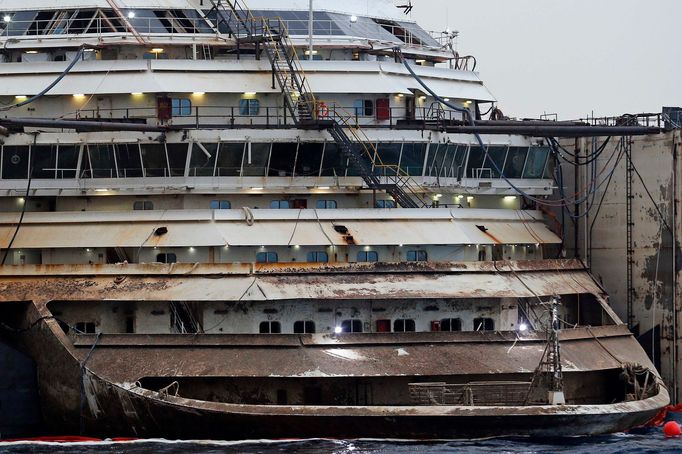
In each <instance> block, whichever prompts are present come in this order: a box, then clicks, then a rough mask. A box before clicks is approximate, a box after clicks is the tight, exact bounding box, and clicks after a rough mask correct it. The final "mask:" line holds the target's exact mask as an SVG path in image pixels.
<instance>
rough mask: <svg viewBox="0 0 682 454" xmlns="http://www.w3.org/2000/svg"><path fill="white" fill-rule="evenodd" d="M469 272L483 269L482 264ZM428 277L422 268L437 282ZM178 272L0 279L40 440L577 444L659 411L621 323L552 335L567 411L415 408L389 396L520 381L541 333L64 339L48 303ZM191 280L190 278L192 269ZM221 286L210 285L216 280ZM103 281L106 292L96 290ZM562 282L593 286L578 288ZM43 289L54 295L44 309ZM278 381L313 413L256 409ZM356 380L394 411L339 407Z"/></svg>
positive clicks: (161, 282) (657, 383)
mask: <svg viewBox="0 0 682 454" xmlns="http://www.w3.org/2000/svg"><path fill="white" fill-rule="evenodd" d="M556 265H557V266H559V264H556ZM476 266H477V268H478V271H479V272H480V271H481V270H482V269H485V268H486V266H487V265H480V264H479V265H476ZM526 266H527V267H530V268H533V267H531V266H530V265H526ZM561 266H562V267H563V268H564V269H563V270H562V272H563V273H567V274H566V276H570V273H571V270H573V271H576V270H578V268H579V267H578V266H577V265H576V264H575V263H570V262H565V263H563V264H562V265H561ZM436 268H438V267H436ZM436 268H434V269H432V270H431V271H440V272H443V269H444V268H443V267H440V269H436ZM463 268H464V267H459V268H458V272H457V274H460V272H461V270H462V269H463ZM538 268H539V265H538V264H536V265H535V271H538ZM451 269H452V268H451ZM54 271H55V270H51V272H53V274H54ZM177 271H178V275H174V276H167V275H166V276H159V275H156V276H150V275H149V274H148V273H141V272H140V273H139V274H137V275H136V274H135V273H129V274H128V275H126V277H125V278H124V279H122V278H121V275H120V274H119V275H113V274H112V273H109V274H107V273H102V272H101V270H100V274H99V275H84V274H83V273H80V274H78V273H76V275H69V273H73V270H71V271H68V272H67V270H66V269H65V270H64V271H63V273H62V274H63V275H62V276H61V277H52V278H51V280H50V281H49V282H47V283H43V284H42V285H44V286H45V287H41V279H36V278H35V277H34V276H33V277H32V276H24V277H22V278H19V277H17V276H13V277H11V278H8V277H5V278H3V279H0V280H1V282H0V286H2V288H3V290H4V292H3V295H4V296H3V300H4V303H6V304H3V308H4V316H5V318H6V319H7V320H13V322H14V325H15V326H25V327H29V328H30V329H29V330H28V331H27V332H25V333H22V334H16V335H15V338H14V339H15V342H16V344H17V345H20V346H21V347H22V348H23V349H24V350H25V351H27V352H28V353H30V354H31V356H32V357H33V358H34V359H35V361H36V363H37V365H38V374H39V387H40V395H41V399H42V403H43V409H44V419H45V422H46V424H47V426H48V427H49V428H50V430H51V431H53V432H57V433H59V432H61V433H65V432H71V433H72V432H76V431H80V432H82V433H87V434H93V435H101V436H134V437H165V438H180V439H197V438H211V439H245V438H292V437H293V438H315V437H328V438H362V437H368V438H373V437H376V438H399V439H452V438H478V437H496V436H511V435H514V436H526V435H527V436H579V435H596V434H603V433H613V432H619V431H624V430H628V429H630V428H633V427H637V426H640V425H643V424H645V423H646V422H647V421H649V420H650V419H652V418H653V417H654V416H655V415H656V414H657V413H658V412H659V411H660V409H661V408H663V407H665V406H666V405H667V404H668V403H669V396H668V393H667V390H666V388H665V386H663V384H662V382H661V380H660V377H659V376H658V374H657V373H656V372H655V369H654V366H653V365H652V364H651V363H650V362H649V360H648V358H647V356H646V354H645V353H644V351H643V350H642V349H641V347H640V346H639V344H638V343H637V342H636V340H635V339H634V337H633V336H632V334H631V333H630V332H629V330H628V329H627V327H626V326H624V325H622V324H620V325H611V326H598V327H576V328H574V329H570V330H568V329H567V330H564V331H562V335H561V345H562V361H563V363H564V374H565V387H566V397H567V405H558V406H557V405H554V406H551V405H511V404H510V403H509V402H507V403H506V404H505V403H499V404H495V403H491V402H488V403H486V404H485V405H475V404H474V405H471V404H468V405H447V404H435V405H424V404H419V405H418V404H414V403H413V402H410V400H409V397H406V396H405V392H404V391H400V390H405V389H407V387H408V386H409V384H410V383H414V382H437V381H443V382H453V383H455V382H457V383H467V382H471V381H486V382H497V383H510V384H511V383H516V382H519V381H528V380H529V379H530V377H531V376H532V374H533V371H534V369H535V368H536V367H537V363H538V361H539V359H540V358H541V357H542V355H543V351H544V349H545V346H546V340H545V337H544V335H543V333H528V334H526V335H523V336H519V334H518V333H513V332H506V333H504V332H459V333H386V334H356V335H351V336H335V335H328V334H324V335H322V334H320V335H266V336H263V335H229V334H216V335H208V334H197V335H179V334H177V335H176V334H163V335H160V334H156V335H153V334H147V335H142V334H135V335H126V334H98V335H95V334H93V335H78V336H76V337H74V336H72V335H67V334H66V333H65V332H64V330H63V326H61V325H60V323H59V321H58V319H56V318H55V315H54V313H53V312H52V311H51V309H50V306H49V304H48V303H49V300H51V299H53V298H57V299H59V298H60V297H64V295H60V292H67V293H69V295H70V298H71V299H79V298H82V299H86V300H91V299H93V293H94V295H98V296H99V297H100V298H105V297H106V296H108V297H110V298H122V296H121V295H118V296H117V292H116V291H112V285H113V286H121V287H124V288H126V289H127V291H141V290H145V291H146V292H148V293H147V295H148V297H150V298H154V297H155V296H154V295H155V293H154V292H157V296H156V297H158V298H161V299H169V295H168V294H166V295H163V293H164V292H169V291H170V290H169V289H171V288H173V287H175V286H176V285H177V283H178V282H177V281H183V282H184V281H186V280H188V279H190V280H191V277H187V274H186V270H185V272H183V271H182V270H177ZM374 271H376V269H375V270H374ZM412 271H414V270H412ZM194 272H196V273H199V274H200V275H201V270H198V271H197V270H195V271H194ZM262 272H265V273H266V274H268V273H272V272H273V270H272V269H271V270H265V269H264V270H262ZM277 272H278V273H281V272H282V271H281V270H279V271H277ZM289 272H291V270H289ZM306 272H307V273H310V272H311V270H310V269H308V270H306ZM525 272H526V273H528V270H526V271H525ZM543 272H546V271H543ZM319 273H320V270H318V277H319ZM29 274H30V273H29ZM299 274H300V271H299ZM56 275H59V273H56ZM203 277H204V278H205V277H206V276H203ZM289 277H292V278H293V277H294V276H289ZM310 277H311V276H308V278H310ZM574 277H575V276H574ZM583 277H584V276H583ZM356 278H357V279H356V281H357V285H358V286H359V287H360V286H361V283H360V279H359V278H358V277H357V276H356ZM526 278H527V279H528V280H527V282H532V279H531V278H530V276H529V275H528V274H526ZM197 279H200V277H198V276H197ZM221 279H223V278H220V277H217V276H213V280H214V281H216V282H220V280H221ZM372 279H374V280H376V276H373V277H372ZM105 280H106V281H108V282H110V284H111V285H110V286H109V287H106V286H103V287H102V286H101V284H102V283H101V282H99V283H98V281H105ZM197 282H199V281H197ZM563 282H572V284H571V285H578V286H588V285H590V284H589V281H588V280H581V279H578V278H574V279H564V280H563ZM531 285H533V284H531ZM48 288H51V289H52V290H51V293H52V297H50V298H44V295H45V292H47V291H48V290H47V289H48ZM102 288H106V289H107V290H106V291H105V290H102ZM150 289H151V290H150ZM154 289H155V290H154ZM555 289H556V286H555ZM207 290H208V289H206V288H204V291H207ZM118 291H119V292H122V293H124V291H123V290H122V289H119V290H118ZM38 295H43V296H42V297H38ZM129 296H130V295H128V297H129ZM19 301H24V302H23V303H19ZM29 301H30V302H29ZM625 364H638V365H640V366H642V367H643V368H644V369H646V370H648V371H650V372H651V374H650V375H649V374H647V378H646V381H647V382H649V383H648V385H647V384H646V383H645V384H644V385H643V387H642V389H644V388H647V386H649V389H650V390H651V392H649V393H648V394H647V395H645V394H644V393H642V394H641V395H637V394H638V392H637V391H635V394H636V395H635V396H634V397H632V398H630V399H623V398H622V395H621V394H622V393H625V394H627V393H628V391H623V390H619V388H621V387H623V385H622V384H619V382H618V380H617V378H618V376H619V375H620V374H621V373H622V370H623V366H624V365H625ZM287 380H288V381H289V382H291V383H293V382H305V383H306V384H308V385H311V384H316V385H320V383H324V382H326V383H327V384H323V385H320V386H321V388H322V390H323V391H322V392H321V393H323V394H324V395H325V397H324V398H322V400H321V401H319V402H316V403H314V404H310V405H301V404H293V405H292V404H277V402H268V403H264V402H260V401H259V399H260V398H259V397H258V396H256V394H258V391H257V390H259V389H260V390H261V391H262V390H263V389H266V388H273V387H275V388H277V387H284V386H287V385H281V383H282V382H286V381H287ZM358 382H364V383H372V382H373V383H374V384H375V389H379V388H382V387H383V388H385V389H386V390H387V391H386V393H387V394H392V396H391V399H392V400H391V401H392V402H394V403H393V404H389V405H386V404H385V402H379V403H374V404H372V403H371V402H360V400H358V399H357V397H356V398H355V400H354V401H353V403H354V404H353V405H348V404H347V401H346V402H345V404H344V403H343V402H342V403H339V402H340V400H339V399H340V398H339V397H338V396H339V395H340V393H342V392H343V390H348V389H351V386H357V383H358ZM229 389H235V390H236V391H235V392H232V393H231V392H230V391H226V390H229ZM353 389H356V390H357V387H356V388H353ZM251 390H254V391H251ZM249 393H250V396H246V397H245V395H246V394H249ZM618 395H621V397H617V396H618ZM254 396H255V397H254ZM240 400H241V402H240V403H235V402H238V401H240ZM261 400H262V399H261ZM351 400H352V399H351ZM377 400H379V401H381V398H378V399H377ZM244 402H246V403H244Z"/></svg>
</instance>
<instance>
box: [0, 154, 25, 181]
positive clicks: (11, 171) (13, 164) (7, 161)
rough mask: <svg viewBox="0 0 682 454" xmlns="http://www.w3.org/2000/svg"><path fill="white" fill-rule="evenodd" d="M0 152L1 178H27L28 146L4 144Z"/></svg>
mask: <svg viewBox="0 0 682 454" xmlns="http://www.w3.org/2000/svg"><path fill="white" fill-rule="evenodd" d="M2 152H3V155H2V178H3V179H5V180H23V179H26V178H28V157H29V147H13V146H4V147H3V150H2Z"/></svg>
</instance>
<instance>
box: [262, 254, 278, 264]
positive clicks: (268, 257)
mask: <svg viewBox="0 0 682 454" xmlns="http://www.w3.org/2000/svg"><path fill="white" fill-rule="evenodd" d="M277 262H279V257H278V256H277V253H276V252H258V253H257V254H256V263H277Z"/></svg>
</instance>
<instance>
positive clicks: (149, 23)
mask: <svg viewBox="0 0 682 454" xmlns="http://www.w3.org/2000/svg"><path fill="white" fill-rule="evenodd" d="M123 11H124V14H125V15H126V17H129V19H128V20H129V21H130V24H131V25H132V26H133V28H134V29H135V30H137V31H138V32H139V33H169V32H170V31H171V30H168V28H166V27H165V26H164V25H163V23H162V22H161V21H160V20H159V19H158V18H157V16H156V14H154V11H153V10H149V9H140V8H138V9H135V10H134V13H135V17H133V18H130V16H129V15H128V13H130V12H131V11H133V10H127V9H126V10H123ZM169 25H170V24H169Z"/></svg>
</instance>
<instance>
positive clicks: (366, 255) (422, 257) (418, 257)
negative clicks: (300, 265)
mask: <svg viewBox="0 0 682 454" xmlns="http://www.w3.org/2000/svg"><path fill="white" fill-rule="evenodd" d="M406 258H407V261H408V262H427V261H428V254H427V253H426V251H407V255H406ZM306 260H307V262H308V263H328V262H329V254H327V253H326V252H324V251H313V252H308V254H307V257H306ZM357 261H358V262H360V263H374V262H378V261H379V253H378V252H376V251H360V252H358V255H357ZM278 262H279V256H278V254H277V253H276V252H258V253H257V254H256V263H278ZM161 263H164V262H161Z"/></svg>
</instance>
